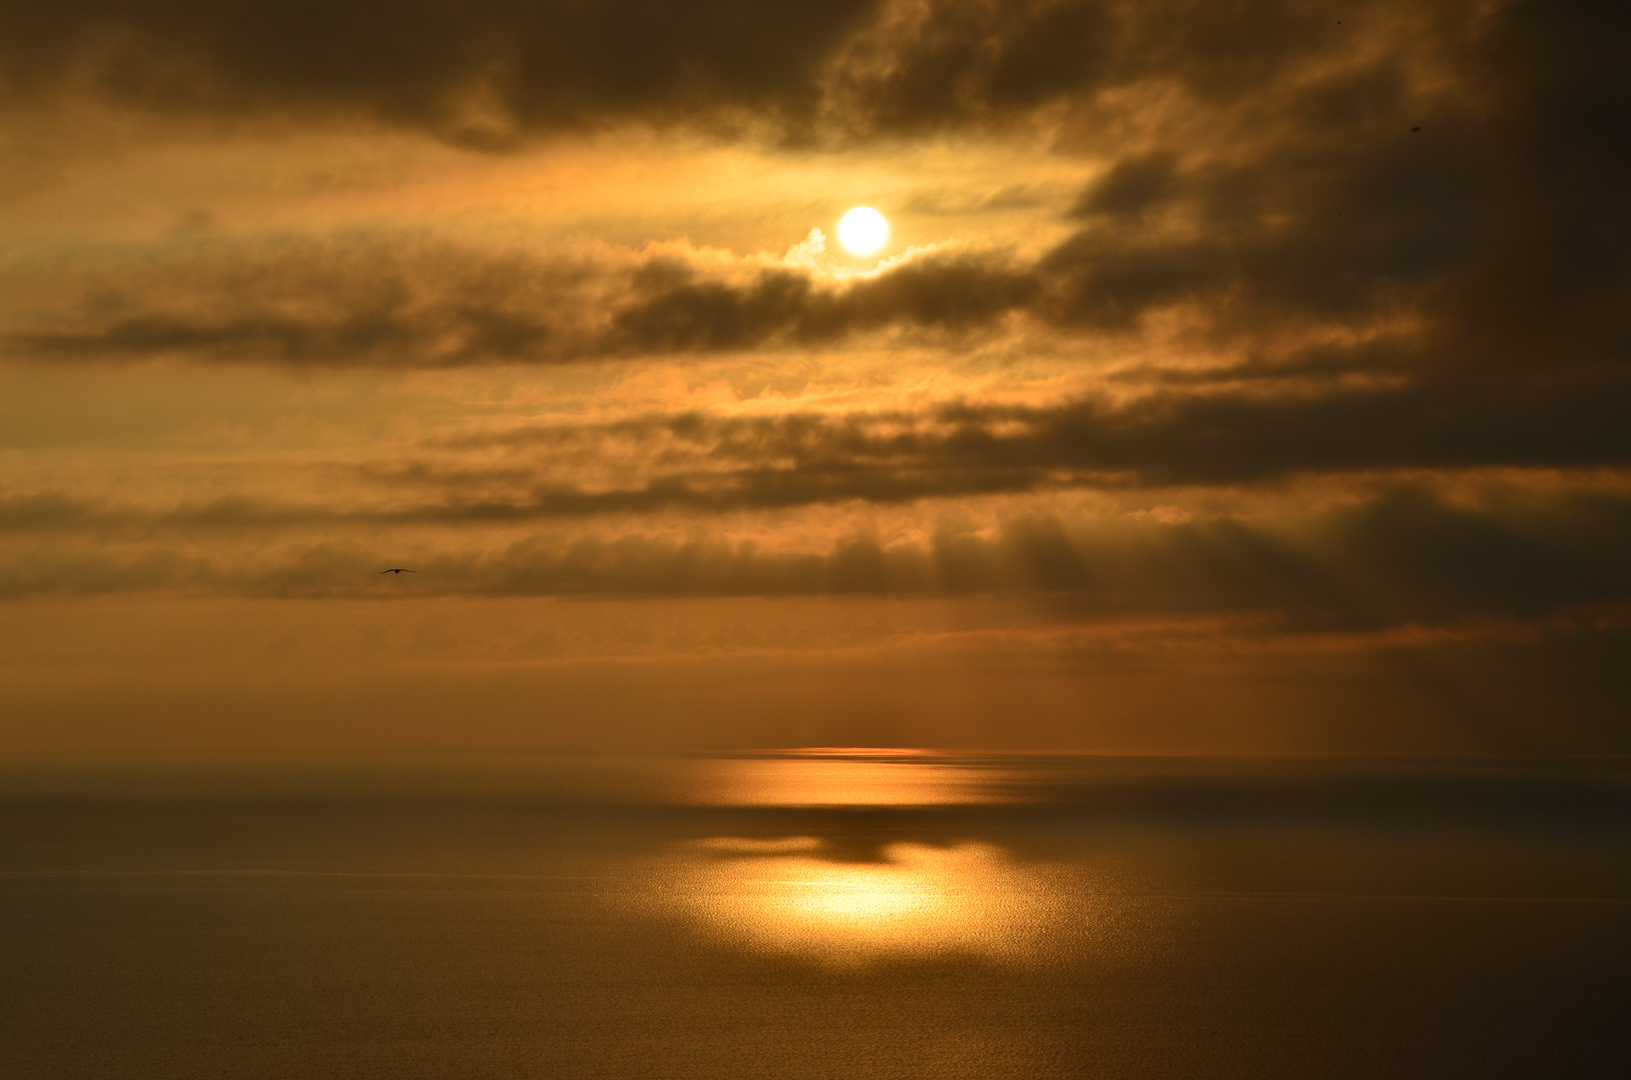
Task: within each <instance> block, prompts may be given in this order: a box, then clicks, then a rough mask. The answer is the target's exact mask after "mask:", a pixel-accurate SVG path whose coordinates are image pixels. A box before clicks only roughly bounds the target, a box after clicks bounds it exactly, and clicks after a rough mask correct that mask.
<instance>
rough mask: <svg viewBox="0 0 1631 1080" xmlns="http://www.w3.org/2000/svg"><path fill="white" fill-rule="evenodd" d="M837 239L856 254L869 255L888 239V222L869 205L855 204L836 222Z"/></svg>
mask: <svg viewBox="0 0 1631 1080" xmlns="http://www.w3.org/2000/svg"><path fill="white" fill-rule="evenodd" d="M838 239H839V241H840V242H842V243H843V245H844V246H845V247H847V248H849V249H850V250H851V251H853V252H855V253H856V254H857V255H870V254H871V253H872V252H874V251H877V250H878V249H879V248H881V247H883V242H884V241H885V240H887V239H889V222H887V221H885V220H884V216H883V215H882V214H880V213H878V212H877V211H876V210H874V209H872V207H870V206H857V207H856V208H855V209H853V210H851V211H850V212H849V213H847V214H845V215H844V217H843V219H842V220H840V221H839V222H838Z"/></svg>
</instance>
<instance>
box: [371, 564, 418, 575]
mask: <svg viewBox="0 0 1631 1080" xmlns="http://www.w3.org/2000/svg"><path fill="white" fill-rule="evenodd" d="M380 573H382V574H417V573H419V571H417V570H409V569H408V568H407V567H405V566H397V567H393V568H391V569H390V570H381V571H380Z"/></svg>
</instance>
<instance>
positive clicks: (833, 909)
mask: <svg viewBox="0 0 1631 1080" xmlns="http://www.w3.org/2000/svg"><path fill="white" fill-rule="evenodd" d="M0 778H3V781H4V783H3V785H0V791H3V792H4V798H3V801H0V985H3V986H5V987H6V988H7V996H8V1000H7V1003H6V1008H5V1009H4V1010H3V1012H0V1046H4V1047H5V1048H6V1049H5V1050H4V1051H3V1052H0V1053H3V1059H4V1063H5V1067H4V1070H3V1071H4V1075H6V1076H7V1077H8V1078H9V1077H19V1078H29V1080H33V1078H40V1080H45V1078H58V1077H61V1078H68V1077H75V1078H78V1077H92V1076H95V1077H121V1078H122V1077H131V1078H149V1077H152V1078H157V1077H167V1078H168V1077H218V1076H235V1077H311V1078H329V1077H334V1078H339V1077H347V1078H349V1077H376V1076H377V1077H446V1076H470V1077H761V1076H762V1077H788V1078H794V1077H798V1078H802V1077H856V1078H871V1077H1144V1076H1148V1077H1157V1076H1160V1077H1169V1076H1170V1077H1199V1076H1219V1077H1225V1076H1228V1077H1233V1076H1239V1077H1269V1076H1285V1077H1306V1076H1353V1077H1373V1076H1382V1075H1403V1076H1434V1077H1446V1076H1467V1077H1474V1076H1477V1077H1489V1076H1538V1075H1554V1076H1592V1075H1601V1076H1609V1075H1623V1069H1624V1068H1625V1067H1626V1066H1627V1065H1628V1064H1631V1060H1628V1053H1627V1049H1626V1040H1625V1039H1624V1037H1623V1034H1622V1033H1621V1030H1620V1029H1621V1027H1622V1026H1623V1018H1624V1016H1625V1015H1627V1006H1628V1005H1631V992H1628V990H1627V986H1626V981H1625V979H1624V973H1625V972H1626V971H1627V970H1631V966H1628V965H1631V919H1628V918H1627V915H1628V914H1631V854H1628V853H1631V844H1628V843H1627V841H1628V840H1631V769H1627V768H1626V767H1625V765H1624V764H1623V763H1613V762H1610V763H1607V764H1604V763H1602V762H1596V763H1591V764H1585V763H1578V762H1554V763H1543V764H1534V763H1528V764H1517V763H1510V762H1490V761H1482V762H1477V761H1450V760H1438V761H1421V760H1400V759H1368V760H1338V759H1301V760H1273V761H1271V760H1242V759H1235V760H1212V761H1203V760H1197V759H1172V758H1086V757H1064V756H992V755H953V754H936V753H925V752H911V753H907V752H899V751H884V752H880V751H865V750H839V751H805V752H791V753H773V754H744V755H733V756H713V757H628V758H615V757H569V756H542V755H540V756H531V757H528V756H508V757H505V756H498V755H491V756H476V755H471V756H467V757H462V758H452V757H448V756H438V757H431V756H428V755H427V756H410V755H399V756H393V757H372V758H367V757H360V756H359V757H353V758H350V759H344V760H341V759H336V758H333V757H328V758H323V759H315V758H314V759H296V758H282V759H277V760H270V759H265V758H250V757H239V758H231V759H227V758H217V759H208V760H206V759H201V758H192V759H187V758H176V759H171V760H169V761H156V760H145V761H129V760H125V761H115V760H111V759H109V760H105V761H102V762H100V763H90V762H87V760H86V759H83V758H80V759H74V760H73V761H71V762H70V761H65V760H54V759H44V758H34V759H13V760H12V761H10V762H8V763H7V764H6V765H5V767H4V770H3V777H0Z"/></svg>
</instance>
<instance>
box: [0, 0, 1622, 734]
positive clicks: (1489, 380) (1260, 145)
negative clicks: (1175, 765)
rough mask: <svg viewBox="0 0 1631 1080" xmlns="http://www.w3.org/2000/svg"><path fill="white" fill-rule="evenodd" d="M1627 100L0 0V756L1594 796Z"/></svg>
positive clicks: (1261, 56)
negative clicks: (985, 768)
mask: <svg viewBox="0 0 1631 1080" xmlns="http://www.w3.org/2000/svg"><path fill="white" fill-rule="evenodd" d="M1627 55H1631V11H1628V10H1627V9H1625V8H1624V6H1623V5H1616V4H1610V3H1592V2H1588V0H1551V2H1500V0H1491V2H1473V0H1465V2H1463V0H1426V2H1423V0H1408V2H1406V0H1345V2H1342V3H1324V2H1321V0H1308V2H1293V0H1280V2H1276V0H1260V2H1253V0H1242V2H1236V3H1218V2H1215V0H1208V2H1204V3H1203V2H1197V0H1148V2H1142V3H1137V4H1131V3H1112V2H1105V0H1037V2H1017V0H1016V2H996V0H784V2H779V3H775V4H767V3H760V2H752V3H750V2H747V0H687V2H685V3H674V2H670V0H663V2H657V0H602V2H596V3H590V2H585V0H529V2H527V3H521V2H518V0H460V2H452V0H394V2H392V3H390V4H384V3H378V2H375V0H322V2H317V0H279V2H277V3H272V2H270V0H243V2H240V3H234V4H222V3H218V2H213V0H171V2H168V3H158V2H156V0H65V2H63V3H58V4H50V5H41V4H39V3H37V2H34V0H27V2H25V0H0V160H3V161H4V162H5V167H4V169H0V751H36V750H75V751H122V750H153V751H168V750H231V749H257V748H259V749H265V748H330V747H332V748H349V749H368V748H375V749H388V748H461V747H463V748H504V747H516V748H596V749H622V750H668V749H687V748H688V749H702V748H718V747H773V746H803V745H816V746H825V745H874V746H893V745H902V746H948V747H985V748H996V749H1036V750H1083V751H1098V752H1116V753H1164V754H1191V753H1193V754H1279V753H1364V754H1441V753H1456V754H1623V753H1627V752H1631V725H1628V724H1627V722H1626V715H1628V713H1631V710H1628V709H1627V705H1628V704H1631V676H1628V675H1627V674H1626V673H1625V669H1626V668H1631V665H1628V664H1626V663H1625V662H1624V658H1625V657H1626V656H1627V655H1631V651H1628V646H1631V562H1628V560H1627V556H1626V552H1627V549H1628V542H1631V258H1628V257H1627V254H1626V251H1627V247H1628V245H1631V211H1628V209H1627V202H1626V197H1627V193H1628V192H1631V69H1628V68H1627V65H1626V64H1625V63H1624V58H1625V57H1626V56H1627ZM855 206H870V207H873V208H876V209H877V210H878V211H879V212H881V213H882V214H883V215H884V216H885V217H886V218H887V220H888V222H889V224H890V234H889V239H888V241H887V242H886V244H885V245H884V246H883V248H882V249H880V250H879V251H877V252H874V253H870V254H858V253H855V252H850V251H847V250H845V249H844V247H843V246H842V245H841V244H840V243H839V240H838V236H837V222H838V220H839V218H840V217H841V216H842V215H843V214H844V213H845V212H846V211H847V210H848V209H850V208H852V207H855ZM390 567H405V568H409V569H411V570H412V571H413V573H411V574H407V573H404V574H396V575H382V574H381V573H380V571H381V570H383V569H386V568H390Z"/></svg>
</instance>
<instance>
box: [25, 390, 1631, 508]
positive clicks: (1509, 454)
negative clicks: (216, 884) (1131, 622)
mask: <svg viewBox="0 0 1631 1080" xmlns="http://www.w3.org/2000/svg"><path fill="white" fill-rule="evenodd" d="M1624 399H1625V387H1624V385H1623V382H1621V381H1609V382H1605V381H1604V380H1603V379H1601V378H1594V377H1575V378H1572V379H1565V378H1560V377H1554V378H1549V379H1544V380H1513V379H1507V380H1498V379H1494V378H1491V379H1488V380H1485V381H1483V382H1481V383H1478V384H1476V385H1465V384H1463V383H1461V382H1457V381H1445V382H1441V383H1433V384H1421V385H1407V386H1402V387H1380V388H1378V387H1374V386H1371V387H1366V386H1360V387H1351V388H1348V389H1345V390H1340V391H1335V392H1331V391H1327V392H1323V393H1320V394H1310V393H1308V392H1306V391H1305V390H1303V389H1302V388H1300V387H1299V386H1297V385H1295V384H1294V385H1293V386H1292V387H1291V388H1290V389H1289V390H1287V389H1280V390H1279V391H1277V392H1273V393H1266V392H1264V391H1263V390H1262V389H1261V388H1259V387H1257V386H1255V385H1252V384H1247V385H1246V386H1245V387H1244V388H1240V387H1235V388H1231V389H1228V390H1221V389H1218V388H1215V387H1202V388H1200V389H1198V390H1185V391H1182V392H1162V393H1157V394H1150V395H1146V396H1143V397H1139V398H1137V399H1135V400H1133V401H1131V402H1127V403H1122V404H1116V403H1112V402H1111V401H1109V400H1107V399H1102V398H1086V399H1080V400H1074V401H1067V402H1061V403H1059V404H1056V405H1045V406H1021V405H993V404H980V403H960V404H948V405H941V406H936V407H933V408H929V409H925V410H923V411H921V412H904V411H892V412H878V413H851V414H837V415H823V414H814V413H796V414H790V415H783V416H772V417H764V416H757V417H755V416H749V417H728V416H719V415H713V414H706V413H683V414H666V415H648V416H640V417H634V418H630V419H626V420H620V421H615V422H611V423H604V424H589V425H577V426H571V425H568V426H547V427H529V428H520V429H509V430H504V431H498V432H475V433H469V434H465V435H451V436H443V437H438V438H436V439H434V440H429V441H426V442H424V443H422V444H421V445H420V446H418V447H417V448H415V449H413V450H411V451H409V452H407V453H405V454H404V455H402V456H401V457H394V458H382V459H376V460H373V461H363V462H357V461H354V460H353V461H347V462H345V463H335V464H332V465H328V466H321V467H317V468H316V472H310V470H311V469H312V468H313V466H305V467H304V468H305V469H307V471H308V473H310V475H304V476H303V477H302V479H301V481H300V483H301V490H302V491H303V493H304V494H303V496H302V498H301V499H299V500H298V501H293V502H277V501H268V500H266V499H264V498H258V497H256V498H251V497H247V496H225V497H215V498H211V499H208V500H202V501H189V502H184V503H181V504H179V505H169V506H159V507H152V506H149V507H146V508H141V507H136V506H133V505H129V504H118V503H108V504H103V503H95V504H93V503H89V502H84V501H80V500H76V499H71V498H67V497H64V496H62V495H60V494H54V493H44V494H34V495H17V496H13V497H11V498H9V499H5V500H0V531H3V532H9V533H16V534H24V533H31V532H36V533H37V532H41V531H51V530H70V531H71V530H77V529H95V530H116V531H124V532H136V533H140V532H142V531H147V530H154V529H159V530H163V529H182V528H185V529H203V530H233V529H239V530H241V529H261V528H269V527H275V526H286V525H287V526H297V525H330V526H339V525H347V524H350V525H397V526H408V525H447V526H461V525H477V524H505V523H512V524H519V523H525V522H528V521H543V520H557V521H569V520H575V519H588V518H595V517H605V516H608V515H650V514H659V513H680V514H686V515H702V516H709V515H718V514H731V513H738V512H744V511H746V512H757V511H769V510H784V509H797V508H801V507H810V506H822V505H837V504H873V505H891V504H906V503H913V502H919V501H930V500H944V499H956V498H967V497H975V496H987V495H1017V494H1046V493H1049V492H1059V491H1068V490H1073V489H1074V490H1111V491H1121V492H1133V491H1138V490H1167V489H1174V488H1190V489H1205V488H1212V489H1237V488H1240V487H1243V486H1253V485H1256V486H1273V485H1277V484H1280V483H1283V482H1285V481H1288V480H1291V479H1293V478H1297V477H1337V478H1347V479H1345V480H1343V482H1345V483H1351V482H1355V481H1354V480H1353V479H1352V478H1354V477H1359V478H1360V480H1359V481H1358V482H1369V481H1366V480H1364V478H1365V477H1371V476H1377V475H1399V474H1410V473H1435V474H1441V475H1442V474H1443V473H1445V472H1446V471H1448V472H1451V473H1456V472H1460V471H1464V470H1489V469H1520V470H1528V471H1531V472H1533V471H1535V470H1560V471H1566V472H1574V473H1584V472H1589V471H1591V470H1594V469H1599V468H1604V467H1609V468H1613V469H1621V470H1623V469H1624V468H1626V467H1627V466H1631V428H1628V427H1627V425H1626V424H1625V423H1624V416H1625V412H1624V409H1623V406H1622V402H1623V401H1624ZM568 463H570V464H568ZM609 478H622V479H609Z"/></svg>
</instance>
